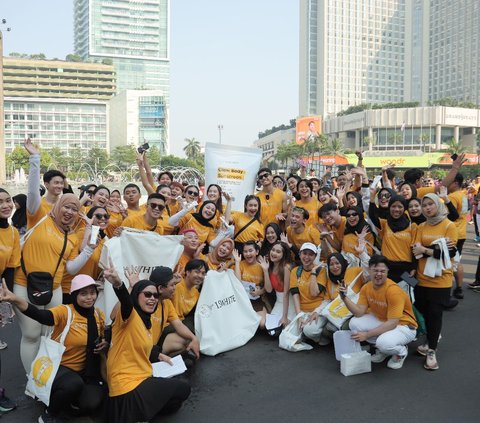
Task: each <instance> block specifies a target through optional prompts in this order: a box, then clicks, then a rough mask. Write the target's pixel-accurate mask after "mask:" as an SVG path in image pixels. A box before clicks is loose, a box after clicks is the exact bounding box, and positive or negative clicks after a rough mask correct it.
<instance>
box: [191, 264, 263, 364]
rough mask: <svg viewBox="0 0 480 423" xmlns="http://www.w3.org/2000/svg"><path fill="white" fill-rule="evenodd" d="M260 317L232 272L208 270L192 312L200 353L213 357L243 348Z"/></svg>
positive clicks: (253, 332) (253, 333)
mask: <svg viewBox="0 0 480 423" xmlns="http://www.w3.org/2000/svg"><path fill="white" fill-rule="evenodd" d="M259 323H260V316H259V315H258V314H257V313H256V312H255V311H254V310H253V308H252V305H251V303H250V300H249V298H248V295H247V293H246V291H245V288H244V287H243V285H242V282H240V281H239V280H238V279H237V278H236V277H235V274H234V272H233V270H231V269H229V270H225V271H223V272H217V271H214V270H210V271H209V272H208V273H207V276H206V277H205V281H204V282H203V286H202V291H201V293H200V297H199V299H198V303H197V307H196V309H195V333H196V335H197V337H198V339H199V340H200V352H201V353H202V354H205V355H217V354H220V353H222V352H225V351H229V350H233V349H234V348H238V347H241V346H242V345H245V344H246V343H247V342H248V341H249V340H250V339H251V338H252V337H253V335H255V332H256V331H257V328H258V324H259Z"/></svg>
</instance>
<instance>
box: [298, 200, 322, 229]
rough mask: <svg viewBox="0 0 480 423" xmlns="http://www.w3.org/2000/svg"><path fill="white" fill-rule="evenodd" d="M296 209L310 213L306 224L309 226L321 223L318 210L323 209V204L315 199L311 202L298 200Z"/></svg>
mask: <svg viewBox="0 0 480 423" xmlns="http://www.w3.org/2000/svg"><path fill="white" fill-rule="evenodd" d="M295 207H301V208H302V209H305V210H307V211H308V215H309V217H308V220H307V221H306V222H305V224H306V225H307V226H310V225H314V224H315V223H319V219H318V210H319V209H320V207H322V203H320V201H318V200H317V199H316V198H315V197H312V198H311V200H310V201H308V202H306V201H303V200H297V201H296V202H295Z"/></svg>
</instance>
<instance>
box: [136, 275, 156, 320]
mask: <svg viewBox="0 0 480 423" xmlns="http://www.w3.org/2000/svg"><path fill="white" fill-rule="evenodd" d="M147 286H154V287H155V289H157V285H156V284H155V282H152V281H149V280H148V279H144V280H141V281H138V282H137V283H136V284H135V285H134V286H133V288H132V292H131V293H130V297H131V299H132V303H133V308H134V309H135V311H136V312H137V313H138V315H139V316H140V319H142V321H143V324H144V325H145V327H146V328H147V329H150V328H151V327H152V321H151V320H150V313H147V312H146V311H143V310H142V308H141V307H140V304H139V303H138V296H139V295H140V292H142V291H143V290H144V289H145V288H146V287H147Z"/></svg>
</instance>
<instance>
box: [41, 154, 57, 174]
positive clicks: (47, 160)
mask: <svg viewBox="0 0 480 423" xmlns="http://www.w3.org/2000/svg"><path fill="white" fill-rule="evenodd" d="M52 166H53V167H56V166H55V163H54V162H53V160H52V156H50V153H49V152H48V150H40V171H41V172H46V171H47V170H48V169H49V168H50V167H52Z"/></svg>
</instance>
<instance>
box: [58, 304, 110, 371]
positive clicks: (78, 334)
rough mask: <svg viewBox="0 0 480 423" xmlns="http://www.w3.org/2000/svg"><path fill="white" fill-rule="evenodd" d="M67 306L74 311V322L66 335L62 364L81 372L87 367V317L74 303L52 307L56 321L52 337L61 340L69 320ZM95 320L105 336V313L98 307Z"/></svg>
mask: <svg viewBox="0 0 480 423" xmlns="http://www.w3.org/2000/svg"><path fill="white" fill-rule="evenodd" d="M66 307H69V308H70V310H71V312H72V323H71V325H70V330H69V331H68V333H67V336H66V337H65V344H64V345H65V352H64V353H63V355H62V361H61V363H60V364H61V365H62V366H65V367H68V368H69V369H72V370H73V371H75V372H80V371H82V370H83V369H84V368H85V360H86V358H87V335H88V329H87V318H86V317H83V316H82V315H81V314H79V313H77V311H76V310H75V307H74V306H73V305H72V304H69V305H67V306H65V305H59V306H57V307H53V308H51V309H50V311H51V312H52V314H53V320H54V322H55V326H54V329H53V334H52V339H55V340H60V336H61V335H62V332H63V329H64V328H65V326H66V324H67V320H68V311H67V309H66ZM95 320H96V322H97V330H98V335H99V336H102V337H103V332H104V329H105V315H104V314H103V311H102V310H100V309H98V308H97V309H95Z"/></svg>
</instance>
